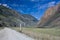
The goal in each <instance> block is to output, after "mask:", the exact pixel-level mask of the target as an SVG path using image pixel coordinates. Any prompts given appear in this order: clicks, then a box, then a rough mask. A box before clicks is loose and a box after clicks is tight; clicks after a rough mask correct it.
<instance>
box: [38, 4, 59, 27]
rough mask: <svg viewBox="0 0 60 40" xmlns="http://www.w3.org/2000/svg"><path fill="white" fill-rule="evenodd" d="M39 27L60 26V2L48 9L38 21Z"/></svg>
mask: <svg viewBox="0 0 60 40" xmlns="http://www.w3.org/2000/svg"><path fill="white" fill-rule="evenodd" d="M38 27H42V28H44V27H60V4H57V5H56V6H53V7H50V8H48V9H47V10H46V12H45V14H44V15H43V17H42V18H41V20H40V21H39V23H38Z"/></svg>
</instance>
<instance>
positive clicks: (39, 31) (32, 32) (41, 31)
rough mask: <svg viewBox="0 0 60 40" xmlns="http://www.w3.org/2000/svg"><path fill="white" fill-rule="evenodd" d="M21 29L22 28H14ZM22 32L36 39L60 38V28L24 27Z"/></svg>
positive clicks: (52, 39) (53, 39)
mask: <svg viewBox="0 0 60 40" xmlns="http://www.w3.org/2000/svg"><path fill="white" fill-rule="evenodd" d="M12 29H14V30H17V31H20V28H19V27H17V28H14V27H13V28H12ZM22 32H23V33H24V34H26V35H28V36H30V37H32V38H34V39H36V40H60V29H59V28H22Z"/></svg>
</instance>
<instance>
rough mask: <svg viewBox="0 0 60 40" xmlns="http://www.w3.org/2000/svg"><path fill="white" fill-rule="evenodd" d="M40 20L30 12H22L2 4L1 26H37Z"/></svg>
mask: <svg viewBox="0 0 60 40" xmlns="http://www.w3.org/2000/svg"><path fill="white" fill-rule="evenodd" d="M37 22H38V20H37V19H36V18H35V17H33V16H32V15H29V14H21V13H19V12H17V11H15V10H12V9H9V8H7V7H5V6H2V5H0V27H19V26H20V24H21V26H24V27H29V26H35V25H36V23H37Z"/></svg>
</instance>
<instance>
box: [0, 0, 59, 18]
mask: <svg viewBox="0 0 60 40" xmlns="http://www.w3.org/2000/svg"><path fill="white" fill-rule="evenodd" d="M59 2H60V1H59V0H0V5H1V4H3V6H6V7H9V8H11V9H14V10H16V11H18V12H20V13H23V14H31V15H33V16H34V17H36V18H37V19H40V18H41V17H42V15H43V14H44V12H45V11H46V9H47V8H49V7H51V6H55V5H56V4H57V3H59Z"/></svg>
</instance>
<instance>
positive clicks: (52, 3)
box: [48, 1, 56, 7]
mask: <svg viewBox="0 0 60 40" xmlns="http://www.w3.org/2000/svg"><path fill="white" fill-rule="evenodd" d="M55 3H56V2H55V1H53V2H50V3H48V7H51V6H55Z"/></svg>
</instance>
